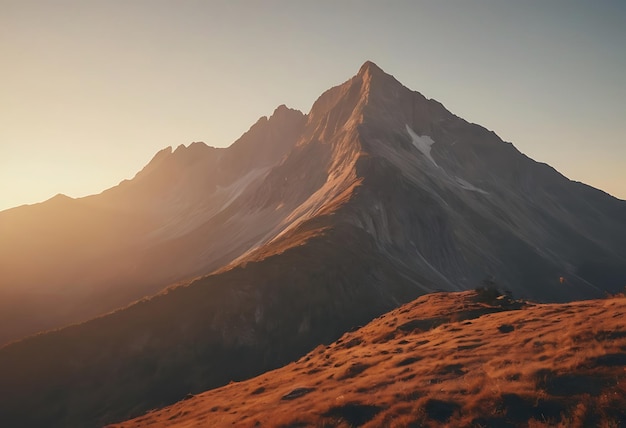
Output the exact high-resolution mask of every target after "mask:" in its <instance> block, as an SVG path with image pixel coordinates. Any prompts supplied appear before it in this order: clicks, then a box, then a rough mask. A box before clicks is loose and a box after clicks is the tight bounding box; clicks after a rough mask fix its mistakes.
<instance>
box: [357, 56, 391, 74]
mask: <svg viewBox="0 0 626 428" xmlns="http://www.w3.org/2000/svg"><path fill="white" fill-rule="evenodd" d="M366 74H370V75H375V74H386V73H385V72H384V71H383V69H381V68H380V67H379V66H377V65H376V64H375V63H373V62H372V61H369V60H368V61H365V62H364V63H363V65H362V66H361V68H360V69H359V72H358V75H359V76H365V75H366Z"/></svg>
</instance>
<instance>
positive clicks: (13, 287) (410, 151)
mask: <svg viewBox="0 0 626 428" xmlns="http://www.w3.org/2000/svg"><path fill="white" fill-rule="evenodd" d="M0 227H1V228H2V229H1V230H2V232H3V234H4V235H3V236H5V237H6V239H4V240H2V241H1V242H0V251H1V253H0V254H1V255H2V256H1V257H0V263H2V266H1V269H2V272H3V274H4V278H3V280H2V281H3V282H2V283H1V288H0V290H1V292H2V293H5V295H6V296H9V297H10V298H11V299H12V300H10V299H9V298H8V297H7V298H6V299H5V298H3V299H0V302H2V304H5V302H11V304H10V308H12V311H11V310H7V311H0V316H2V317H4V318H3V320H2V321H4V322H3V323H0V326H2V329H3V330H2V334H3V337H4V340H7V339H13V338H18V337H20V336H23V335H24V334H28V333H33V332H35V331H38V330H42V329H46V328H51V327H57V326H60V325H63V324H65V323H68V322H74V321H78V320H83V319H87V318H90V317H93V316H94V315H96V314H100V313H102V312H104V311H108V310H112V309H115V308H117V307H120V306H123V305H128V304H129V303H130V302H131V301H133V300H136V299H138V298H141V297H143V296H145V295H148V294H153V293H155V292H158V291H159V290H162V289H163V288H164V287H165V286H167V285H171V284H173V283H176V282H180V283H184V284H185V286H180V287H175V288H170V289H167V290H166V291H163V292H161V293H159V294H158V295H156V296H154V297H152V298H150V299H144V300H142V301H140V302H139V303H136V304H133V305H130V306H128V307H127V308H125V309H123V310H119V311H117V312H115V313H112V314H109V315H106V316H103V317H101V318H98V319H95V320H92V321H89V322H85V323H83V324H80V325H77V326H73V327H69V328H65V329H61V330H59V331H55V332H51V333H47V334H43V335H40V336H36V337H33V338H29V339H26V340H23V341H21V342H18V343H15V344H12V345H9V346H7V347H5V348H2V349H0V367H3V368H6V370H3V371H0V384H11V385H16V386H15V388H14V389H13V390H12V391H11V393H10V394H7V396H4V395H0V403H2V404H0V420H10V421H16V424H17V425H19V426H29V425H31V426H36V425H37V424H38V423H43V421H45V422H46V426H68V425H69V426H72V425H73V426H90V425H95V426H97V425H102V424H103V423H107V422H113V421H116V420H121V419H124V418H127V417H130V416H134V415H137V414H140V413H141V412H143V411H145V410H147V409H150V408H154V407H156V406H159V405H164V404H167V403H171V402H174V401H176V400H179V399H181V398H182V397H184V395H185V394H187V393H189V392H194V393H195V392H200V391H202V390H205V389H207V388H212V387H216V386H220V385H224V384H226V383H228V382H229V381H231V380H239V379H244V378H247V377H250V376H253V375H256V374H258V373H261V372H264V371H266V370H269V369H272V368H276V367H278V366H280V365H282V364H285V363H287V362H289V361H292V360H293V359H294V358H297V357H298V356H300V355H302V354H304V353H306V352H307V351H309V350H310V349H312V348H313V347H315V346H316V345H318V344H320V343H328V342H330V341H332V340H334V339H336V338H337V337H339V336H340V335H341V334H342V333H344V332H345V331H348V330H350V329H352V328H355V327H356V326H359V325H364V324H365V323H367V322H368V321H369V320H371V319H372V318H374V317H376V316H378V315H380V314H382V313H384V312H386V311H388V310H391V309H393V308H395V307H397V306H398V305H400V304H402V303H405V302H408V301H410V300H412V299H414V298H416V297H418V296H420V295H423V294H425V293H429V292H433V291H458V290H464V289H473V288H474V287H476V286H477V285H480V284H481V283H483V282H484V281H487V282H488V283H495V284H496V285H498V286H499V287H501V288H506V289H508V290H509V291H511V292H512V293H513V295H514V296H516V297H520V298H529V299H533V300H538V301H570V300H576V299H582V298H591V297H599V296H603V295H604V293H605V292H607V291H608V292H614V291H617V290H619V289H621V288H622V287H623V285H624V284H625V283H626V277H625V273H626V203H625V202H624V201H620V200H617V199H615V198H612V197H610V196H609V195H607V194H605V193H603V192H601V191H598V190H596V189H593V188H591V187H588V186H585V185H583V184H580V183H574V182H571V181H570V180H568V179H567V178H565V177H563V176H562V175H561V174H559V173H558V172H557V171H555V170H554V169H552V168H551V167H549V166H547V165H545V164H540V163H537V162H535V161H533V160H532V159H529V158H528V157H526V156H524V155H523V154H521V153H520V152H519V151H517V149H515V147H514V146H513V145H512V144H510V143H505V142H503V141H502V140H501V139H500V138H499V137H498V136H497V135H496V134H494V133H493V132H490V131H488V130H487V129H485V128H483V127H481V126H478V125H475V124H471V123H468V122H466V121H464V120H463V119H461V118H459V117H457V116H455V115H453V114H452V113H450V112H449V111H447V110H446V109H445V108H444V107H443V106H442V105H441V104H440V103H438V102H436V101H434V100H429V99H426V98H425V97H424V96H422V95H421V94H419V93H417V92H413V91H411V90H409V89H407V88H405V87H404V86H403V85H402V84H400V83H399V82H398V81H397V80H395V78H393V76H391V75H388V74H386V73H385V72H383V71H382V70H381V69H380V68H378V67H377V66H376V65H375V64H373V63H371V62H367V63H365V64H364V65H363V66H362V67H361V69H360V70H359V72H358V74H357V75H355V76H354V77H352V78H351V79H349V80H348V81H346V82H345V83H343V84H341V85H339V86H336V87H334V88H331V89H329V90H328V91H326V92H325V93H324V94H322V95H321V96H320V98H319V99H318V100H317V101H316V102H315V103H314V105H313V107H312V109H311V111H310V112H309V113H308V114H307V115H304V114H302V113H300V112H297V111H294V110H290V109H288V108H286V107H284V106H281V107H279V108H278V109H277V110H276V111H275V112H274V114H273V115H272V116H271V117H270V118H268V119H266V118H262V119H260V120H259V121H258V122H257V123H256V124H255V125H253V126H252V127H251V128H250V130H249V131H248V132H247V133H246V134H244V135H243V136H242V137H241V138H240V139H239V140H238V141H237V142H235V143H234V144H233V145H232V146H230V147H229V148H226V149H216V148H211V147H208V146H206V145H204V144H202V143H194V144H192V145H190V146H189V147H184V146H182V147H178V148H177V149H174V150H172V149H171V148H170V149H166V150H164V151H161V152H159V153H158V154H157V155H156V156H155V158H154V159H153V160H152V162H150V163H149V164H148V165H147V166H146V168H144V170H142V171H141V172H139V173H138V174H137V176H136V177H135V178H134V179H132V180H129V181H125V182H123V183H120V185H119V186H116V187H114V188H112V189H109V190H107V191H105V192H103V193H102V194H100V195H95V196H91V197H87V198H82V199H78V200H72V199H66V198H55V199H54V200H51V201H48V202H45V203H43V204H39V205H35V206H29V207H21V208H16V209H14V210H8V211H5V212H2V213H0ZM7 278H8V280H7ZM193 278H196V279H195V280H193V281H192V279H193ZM7 305H9V304H7ZM35 310H36V311H37V312H36V313H37V314H38V316H37V317H36V318H34V317H32V315H31V314H32V313H33V311H35ZM9 321H11V322H9ZM7 326H12V327H7ZM50 347H52V348H54V349H55V352H54V353H52V354H50V357H49V358H47V359H45V360H43V359H39V358H35V357H34V356H35V355H41V354H43V353H46V350H47V349H48V348H50ZM76 379H88V381H85V382H82V383H81V382H78V381H76ZM57 390H63V391H68V392H67V394H65V395H55V394H53V391H57ZM33 391H39V392H38V394H39V395H37V396H38V397H44V396H45V397H51V398H49V399H47V398H46V399H45V400H48V401H45V403H44V402H43V401H42V402H41V403H39V404H41V405H38V404H37V403H33V400H34V398H32V397H33V394H32V392H33ZM46 391H47V392H46ZM48 393H49V394H48ZM46 394H48V395H46ZM112 395H115V396H116V397H118V398H119V399H118V400H116V402H115V404H111V403H108V402H107V398H106V397H110V396H112ZM27 398H28V399H27ZM42 400H44V399H43V398H42ZM77 401H80V403H81V404H80V405H75V403H76V402H77ZM24 403H29V404H28V406H30V407H29V408H35V407H36V408H38V409H39V411H38V412H36V413H32V412H29V411H28V409H27V408H26V407H25V406H26V404H24ZM44 404H45V405H44ZM3 418H4V419H3ZM18 422H19V423H18Z"/></svg>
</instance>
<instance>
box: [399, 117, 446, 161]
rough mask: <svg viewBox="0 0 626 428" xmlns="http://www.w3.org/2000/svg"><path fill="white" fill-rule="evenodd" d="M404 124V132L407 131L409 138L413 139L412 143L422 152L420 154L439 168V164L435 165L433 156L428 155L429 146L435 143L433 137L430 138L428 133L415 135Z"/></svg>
mask: <svg viewBox="0 0 626 428" xmlns="http://www.w3.org/2000/svg"><path fill="white" fill-rule="evenodd" d="M405 126H406V132H408V133H409V136H410V137H411V140H413V145H414V146H415V147H416V148H417V150H419V151H420V152H422V154H423V155H424V156H426V158H427V159H428V160H429V161H431V162H432V163H433V165H435V166H436V167H437V168H439V165H437V162H435V160H434V159H433V157H432V156H431V155H430V146H432V145H433V144H435V142H434V141H433V139H432V138H430V137H429V136H428V135H417V134H416V133H415V131H413V130H412V129H411V127H410V126H409V125H405Z"/></svg>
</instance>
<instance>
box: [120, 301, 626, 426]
mask: <svg viewBox="0 0 626 428" xmlns="http://www.w3.org/2000/svg"><path fill="white" fill-rule="evenodd" d="M624 316H626V299H625V298H623V297H622V298H616V299H607V300H588V301H580V302H574V303H569V304H544V305H537V304H533V303H529V302H523V301H514V300H511V299H510V298H507V297H506V296H497V295H496V294H495V293H493V290H480V291H479V292H478V293H477V292H473V291H470V292H462V293H433V294H429V295H427V296H424V297H421V298H419V299H417V300H415V301H413V302H411V303H408V304H406V305H404V306H401V307H400V308H398V309H395V310H393V311H391V312H389V313H387V314H384V315H382V316H380V317H378V318H376V319H375V320H373V321H372V322H370V323H369V324H367V325H366V326H364V327H362V328H360V329H358V330H356V331H354V332H350V333H346V334H344V335H343V336H342V337H341V338H340V339H338V340H337V341H335V342H333V343H332V344H330V345H328V346H318V347H317V348H315V349H314V350H313V351H311V352H309V353H308V354H307V355H305V356H303V357H302V358H300V359H299V360H298V361H296V362H293V363H290V364H288V365H286V366H284V367H281V368H280V369H277V370H274V371H271V372H268V373H265V374H262V375H260V376H257V377H255V378H252V379H249V380H246V381H243V382H234V383H231V384H229V385H226V386H223V387H221V388H217V389H213V390H211V391H207V392H204V393H202V394H199V395H196V396H188V397H186V398H185V399H184V400H183V401H180V402H178V403H176V404H174V405H172V406H169V407H166V408H164V409H158V410H154V411H151V412H149V413H147V414H146V415H144V416H140V417H138V418H136V419H134V420H131V421H128V422H125V423H120V424H115V425H112V426H111V428H131V427H144V428H157V427H171V428H174V427H190V426H194V427H200V426H238V427H242V428H243V427H255V426H264V427H274V426H290V427H295V426H298V427H321V426H324V427H351V426H363V427H383V426H384V427H388V426H392V427H393V426H397V427H410V426H419V427H438V426H442V425H446V426H459V427H525V426H534V427H553V426H568V427H585V426H621V425H620V424H623V423H624V422H626V374H625V373H624V365H626V352H624V351H625V350H626V329H625V328H624V323H623V319H624ZM598 326H601V327H598Z"/></svg>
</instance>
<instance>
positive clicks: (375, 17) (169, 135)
mask: <svg viewBox="0 0 626 428" xmlns="http://www.w3.org/2000/svg"><path fill="white" fill-rule="evenodd" d="M2 5H3V6H2V9H3V13H2V15H1V16H0V28H1V30H0V31H1V36H2V37H0V49H1V50H2V56H3V61H4V67H3V78H2V80H1V81H0V92H1V93H2V96H3V103H2V104H1V105H0V117H1V118H2V119H0V120H1V123H0V209H5V208H9V207H12V206H16V205H19V204H22V203H34V202H39V201H42V200H45V199H48V198H50V197H52V196H53V195H55V194H57V193H64V194H67V195H69V196H72V197H78V196H84V195H87V194H93V193H98V192H100V191H102V190H103V189H105V188H108V187H111V186H112V185H114V184H116V183H118V182H119V181H120V180H122V179H124V178H131V177H132V175H133V174H134V173H135V171H137V170H138V169H139V168H141V166H142V165H144V164H145V162H146V160H147V159H149V157H150V156H151V155H152V153H155V152H156V151H158V150H160V149H161V148H163V147H167V146H170V145H171V146H178V145H179V144H189V143H190V142H192V141H205V142H206V143H207V144H209V145H213V146H219V147H225V146H228V145H229V144H230V143H231V142H232V141H234V140H235V139H236V138H237V137H238V136H239V135H241V134H242V133H243V132H244V131H245V130H246V129H247V127H248V126H249V124H250V123H252V122H254V120H256V118H258V117H259V116H261V115H264V114H266V113H267V112H268V111H272V109H273V108H274V107H275V106H277V105H279V104H283V103H285V104H287V105H288V106H290V107H293V108H297V109H299V110H301V111H308V110H309V108H310V105H311V104H312V102H313V101H314V99H315V97H316V96H317V95H318V94H319V93H320V92H321V91H322V90H324V89H325V88H327V87H329V86H331V85H332V84H334V83H335V79H336V76H338V75H349V74H351V73H352V72H353V69H354V64H359V63H362V62H363V61H364V60H365V59H369V58H371V59H373V60H375V61H376V62H377V63H379V64H385V66H386V67H387V68H389V69H392V70H394V74H395V75H396V76H397V77H398V78H399V79H400V80H401V81H402V82H405V83H406V84H407V85H408V86H409V87H413V88H418V89H419V90H420V91H422V93H424V94H425V95H426V96H429V97H436V98H437V99H439V100H441V101H442V102H443V103H444V104H446V105H447V106H448V107H449V108H451V109H452V110H453V111H455V112H457V114H459V115H461V116H462V117H465V118H467V119H468V120H470V121H472V122H476V123H485V124H488V126H489V127H490V128H492V129H494V130H495V131H496V132H497V133H498V134H499V135H501V136H502V137H503V138H504V139H505V140H507V141H512V142H514V143H515V144H516V145H517V146H518V147H519V148H520V149H521V150H522V151H523V152H524V153H527V154H528V155H530V156H532V157H533V158H535V159H538V160H540V161H544V162H547V163H549V164H551V165H554V166H555V167H556V168H557V169H558V170H559V171H561V172H563V173H564V174H565V175H567V176H568V177H570V178H572V179H575V180H580V181H583V182H586V183H589V184H591V185H594V186H596V187H599V188H601V189H603V190H605V191H608V192H609V193H612V194H614V195H615V196H618V197H621V198H626V188H625V187H624V186H626V184H624V183H626V176H624V174H625V173H624V169H623V163H624V159H626V148H625V147H626V145H624V144H623V142H624V140H625V136H626V130H625V128H624V126H626V125H624V121H623V117H625V116H626V111H625V108H626V107H625V106H624V103H623V99H625V98H626V93H625V91H626V80H625V79H626V77H625V76H626V73H625V72H624V70H625V69H626V58H625V57H624V55H623V47H622V45H621V41H622V40H624V39H625V38H626V35H625V34H624V31H626V30H625V29H624V26H623V25H621V24H622V18H623V17H624V16H625V15H626V10H625V7H626V6H624V3H623V2H617V1H609V2H603V3H602V5H600V6H598V5H586V4H577V5H572V4H571V2H566V1H557V2H550V3H549V4H542V5H540V6H536V5H535V6H533V7H531V6H527V5H522V4H518V3H516V4H512V3H511V4H506V5H505V4H498V5H494V4H492V3H489V2H486V1H483V2H478V4H476V3H473V4H472V5H469V4H468V3H466V2H463V1H457V2H446V3H440V2H426V1H423V2H412V3H411V4H410V5H401V4H393V5H388V4H386V3H383V2H380V3H376V2H359V4H358V7H356V6H355V5H354V4H353V3H352V2H340V3H336V2H326V3H324V2H323V3H321V4H320V3H319V2H316V3H315V4H309V5H306V4H301V3H298V4H295V3H292V2H283V1H276V2H270V3H265V4H256V3H255V4H250V3H249V2H242V1H238V2H237V1H235V2H208V3H192V2H190V3H186V4H185V5H179V4H173V3H169V2H152V1H136V2H132V3H129V2H124V1H109V2H81V1H71V0H65V1H62V2H54V3H51V2H46V1H31V2H21V1H13V0H7V1H4V2H2ZM529 23H532V27H529Z"/></svg>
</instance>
